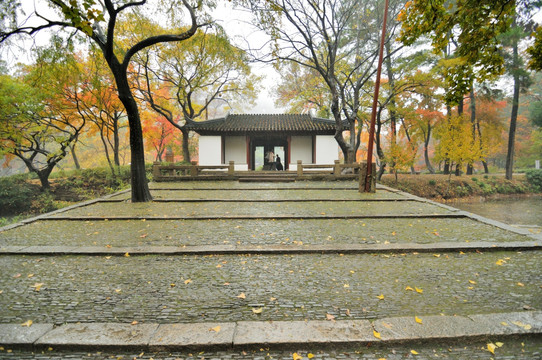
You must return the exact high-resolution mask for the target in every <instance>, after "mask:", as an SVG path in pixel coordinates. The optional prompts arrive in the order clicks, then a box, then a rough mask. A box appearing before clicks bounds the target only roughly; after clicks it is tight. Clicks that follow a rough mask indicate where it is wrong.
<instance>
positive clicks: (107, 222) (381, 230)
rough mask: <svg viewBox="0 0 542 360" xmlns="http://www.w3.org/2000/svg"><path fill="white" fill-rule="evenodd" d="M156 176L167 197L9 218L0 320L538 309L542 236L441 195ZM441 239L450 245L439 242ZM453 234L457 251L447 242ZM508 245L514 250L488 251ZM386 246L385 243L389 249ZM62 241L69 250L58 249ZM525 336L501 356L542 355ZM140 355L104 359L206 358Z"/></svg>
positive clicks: (353, 353)
mask: <svg viewBox="0 0 542 360" xmlns="http://www.w3.org/2000/svg"><path fill="white" fill-rule="evenodd" d="M152 189H153V190H152V193H153V195H154V196H155V199H156V200H157V201H155V202H153V203H149V204H131V203H129V202H126V201H125V199H126V194H125V193H124V194H119V195H117V196H112V197H109V198H108V199H103V200H101V201H97V202H90V203H88V204H87V205H86V206H80V207H74V208H72V209H68V210H64V211H59V212H56V213H55V214H50V215H48V216H44V217H40V218H39V219H34V220H29V221H27V222H25V223H24V224H18V225H16V226H10V227H7V228H5V229H3V230H2V231H0V273H1V274H2V276H1V277H0V323H2V324H22V323H24V322H26V321H27V320H32V322H33V323H35V324H41V323H43V324H52V325H54V326H60V325H62V324H67V323H79V322H80V323H127V324H130V323H133V322H134V321H135V322H137V323H140V324H145V323H157V324H190V323H206V322H210V323H211V322H225V323H236V322H240V321H249V322H250V321H309V322H311V321H333V322H335V321H336V322H337V324H340V323H341V322H343V321H349V320H369V321H371V322H372V321H376V320H378V319H382V318H388V317H401V316H408V317H414V316H416V317H419V318H421V319H423V317H424V316H426V317H427V316H432V315H437V316H438V315H446V316H454V315H458V316H471V315H480V314H482V315H483V314H499V313H512V312H530V311H537V310H538V311H539V310H542V272H541V271H540V270H541V269H542V252H541V251H540V244H541V243H542V240H541V239H539V238H538V237H536V236H534V235H529V234H528V233H527V232H525V231H523V232H522V231H521V230H517V231H516V230H513V229H510V227H507V226H505V225H503V224H499V223H496V222H492V221H486V220H485V219H480V218H479V217H474V216H470V215H469V214H467V213H464V212H461V211H458V210H455V209H453V208H450V207H447V206H443V205H440V204H437V203H433V202H428V201H425V200H423V199H419V198H416V197H413V196H409V195H408V194H404V193H401V192H397V191H393V190H392V189H388V188H383V187H380V188H379V189H378V190H377V193H376V194H359V193H358V192H357V183H356V182H351V181H349V182H296V183H285V184H271V183H262V184H254V183H251V184H243V183H238V182H233V181H232V182H230V181H224V182H184V183H160V184H152ZM194 189H196V190H194ZM202 189H204V190H202ZM89 217H90V218H91V219H89ZM206 217H208V218H206ZM221 217H224V219H221ZM172 218H173V219H172ZM443 243H446V244H448V245H449V246H450V248H451V249H452V250H448V251H439V250H438V245H439V244H443ZM469 243H475V244H485V245H484V247H483V248H482V247H481V248H480V249H482V250H480V249H476V248H473V249H470V250H465V249H464V248H462V246H464V245H465V244H469ZM412 244H421V245H423V246H425V249H424V252H423V253H418V252H416V251H412V250H409V248H408V246H410V245H412ZM455 244H457V250H453V249H454V246H456V245H455ZM499 244H507V246H508V248H507V249H506V250H492V247H497V246H498V245H499ZM516 244H517V248H515V246H516ZM520 244H521V246H520ZM230 245H235V246H255V247H256V248H254V249H256V250H255V251H254V252H252V253H250V254H248V253H246V252H243V251H241V250H239V251H237V250H235V249H236V248H235V247H234V248H232V249H233V250H230V253H227V254H222V255H213V254H211V253H209V252H208V251H202V252H201V253H200V254H198V253H197V252H196V254H194V255H164V254H160V251H157V253H156V254H154V253H153V251H154V250H156V249H160V248H165V247H171V246H176V247H185V246H186V247H191V246H195V247H197V246H209V247H213V246H214V247H217V246H222V247H224V246H230ZM322 245H325V246H327V247H328V248H329V249H333V248H334V247H336V248H337V251H336V253H318V252H315V251H311V252H308V251H307V252H303V251H300V252H299V253H296V254H292V253H288V252H284V253H281V250H280V248H278V249H279V250H277V251H276V252H274V253H272V254H269V253H266V251H267V250H268V249H270V248H272V247H277V246H290V247H293V248H299V249H301V250H310V249H311V247H314V246H322ZM345 245H349V246H357V245H378V246H379V247H380V248H379V249H380V250H381V251H378V252H375V253H370V252H369V253H341V251H340V249H342V248H343V246H345ZM386 246H390V251H385V250H386ZM392 246H393V247H392ZM402 246H404V249H402ZM7 247H12V248H13V247H20V248H21V249H24V248H25V247H33V248H37V249H40V248H42V249H43V251H42V252H41V253H40V254H39V255H29V254H26V255H23V254H17V253H7V252H4V253H2V249H5V248H7ZM68 247H69V248H70V249H72V250H71V255H66V254H65V253H64V252H63V249H66V248H68ZM85 247H94V248H101V249H103V252H104V253H103V254H100V255H90V254H88V253H84V252H82V253H81V254H77V248H81V249H83V248H85ZM123 247H138V248H140V249H151V250H153V251H149V254H146V255H137V254H135V253H132V254H130V253H129V252H127V253H126V254H121V255H119V254H115V253H114V252H113V250H114V249H115V248H123ZM432 247H434V251H432ZM258 249H261V251H258ZM490 250H491V251H490ZM108 251H111V253H108ZM530 325H533V326H534V325H540V324H530ZM537 329H538V327H537ZM537 331H538V330H537ZM487 336H490V334H487ZM530 336H531V335H528V334H527V335H525V334H523V335H521V336H520V335H518V337H517V338H513V339H511V338H509V337H507V338H506V340H503V341H502V342H506V343H507V344H509V345H511V346H509V347H507V348H505V347H502V349H501V348H499V349H498V350H495V351H496V352H497V351H501V350H502V351H501V352H500V354H501V357H499V358H507V359H508V358H510V359H516V358H518V359H519V358H536V356H540V352H541V351H542V350H541V346H542V343H541V342H540V340H539V339H538V338H536V337H530ZM488 339H489V338H488ZM422 340H423V339H422ZM474 340H476V339H474ZM478 340H479V339H478ZM484 341H485V340H484ZM494 341H501V340H494ZM2 344H3V343H2V337H1V334H0V346H2V347H1V348H0V358H22V359H25V358H28V359H39V358H55V356H58V358H62V359H65V358H66V359H67V358H88V359H94V358H96V359H97V358H100V357H99V356H102V358H104V357H103V356H105V355H104V354H102V353H101V354H100V355H96V352H94V353H93V352H89V353H86V352H85V353H82V352H77V351H76V350H74V352H72V353H70V352H69V351H64V352H60V353H55V351H54V350H53V351H52V352H46V353H45V354H41V352H39V351H37V352H35V353H32V352H31V351H28V350H17V351H19V352H18V353H17V352H16V351H15V352H13V351H12V352H10V353H8V352H7V351H6V349H8V347H9V344H6V345H2ZM480 344H481V345H480ZM480 344H476V343H475V342H474V343H473V342H472V341H470V340H469V341H467V342H466V343H465V346H458V345H457V344H451V343H449V344H448V343H446V342H443V341H436V342H430V343H423V344H419V343H417V342H414V343H413V344H412V346H416V348H417V349H418V355H416V357H417V358H424V356H425V358H433V357H435V356H436V355H439V356H440V357H443V358H446V357H448V358H464V357H463V356H464V355H465V354H467V353H468V354H469V356H468V357H467V358H472V359H485V358H490V357H491V356H492V354H491V353H490V352H489V351H487V350H480V349H479V348H480V346H482V347H483V346H484V344H482V343H480ZM522 344H523V345H522ZM526 344H527V345H526ZM271 345H272V344H271ZM262 346H263V345H262ZM451 348H453V350H451V351H450V350H449V349H451ZM200 350H202V351H204V353H202V354H199V352H198V355H197V358H202V357H203V358H224V359H230V358H231V359H237V358H239V359H245V358H261V359H266V358H278V359H281V358H288V359H291V358H292V357H293V355H292V351H289V349H288V351H286V350H280V349H277V348H276V347H273V346H271V350H269V355H267V352H266V351H264V352H265V354H262V353H261V352H253V351H249V352H246V351H237V350H236V351H225V352H208V350H209V349H206V348H202V349H200ZM311 350H312V351H314V353H312V354H313V355H314V358H322V359H342V358H356V359H378V358H382V357H384V358H387V359H398V358H403V357H401V356H403V355H404V354H405V353H406V354H407V355H409V356H414V354H413V353H409V352H410V344H408V346H405V345H401V346H396V349H392V348H389V347H387V348H378V347H377V348H367V346H365V347H359V345H357V347H356V346H354V345H346V347H345V348H344V349H340V350H338V351H335V350H334V351H331V352H330V351H329V350H328V349H324V348H316V349H304V352H303V353H302V356H304V357H305V358H306V357H307V356H308V355H307V354H308V353H309V352H310V351H311ZM392 350H393V351H395V352H393V351H392ZM205 351H207V353H205ZM390 351H392V352H390ZM17 354H18V357H13V356H16V355H17ZM81 354H83V355H81ZM139 354H140V353H137V354H135V355H131V352H129V351H124V352H118V353H115V352H110V353H108V355H107V356H113V357H118V356H121V357H126V358H130V359H131V358H134V357H136V358H144V359H148V358H151V357H154V358H155V359H157V358H164V359H166V358H176V357H179V358H192V357H194V358H195V357H196V355H194V354H192V355H190V353H177V354H172V355H169V354H168V353H159V352H155V353H154V355H151V353H148V352H147V353H145V352H144V354H142V355H141V356H139ZM529 356H530V357H529Z"/></svg>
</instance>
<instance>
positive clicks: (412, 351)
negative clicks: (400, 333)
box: [410, 350, 418, 355]
mask: <svg viewBox="0 0 542 360" xmlns="http://www.w3.org/2000/svg"><path fill="white" fill-rule="evenodd" d="M410 353H411V354H412V355H418V352H417V351H416V350H410Z"/></svg>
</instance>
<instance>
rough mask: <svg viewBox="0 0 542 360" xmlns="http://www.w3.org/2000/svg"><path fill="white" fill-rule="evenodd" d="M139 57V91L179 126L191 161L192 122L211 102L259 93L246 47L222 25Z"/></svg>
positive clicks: (136, 72)
mask: <svg viewBox="0 0 542 360" xmlns="http://www.w3.org/2000/svg"><path fill="white" fill-rule="evenodd" d="M146 22H147V24H152V21H150V20H146ZM155 26H157V25H155ZM134 31H137V30H135V29H134ZM135 63H136V64H137V66H136V67H135V68H134V75H133V76H134V78H136V83H137V90H138V96H139V97H140V98H141V99H142V100H143V101H144V102H145V103H146V104H147V106H148V107H149V108H150V109H152V110H154V111H155V112H156V113H157V114H158V115H160V116H161V117H163V118H165V119H166V120H167V121H169V123H170V124H171V125H172V126H174V127H175V128H177V129H178V130H180V132H181V133H182V139H183V140H182V153H183V158H184V161H187V162H190V150H189V129H188V125H189V124H190V123H192V122H193V121H195V120H196V119H201V118H202V117H204V115H205V114H207V112H208V109H209V107H210V106H211V103H213V102H218V101H223V102H225V104H226V105H228V107H230V108H231V106H233V105H232V104H234V103H235V102H236V101H237V100H241V101H245V102H247V103H249V102H251V101H253V100H254V99H255V97H256V85H257V82H258V81H259V78H258V77H256V76H254V75H252V73H251V69H250V67H249V64H248V58H247V55H246V53H245V52H244V51H242V50H241V49H239V48H237V47H235V46H233V45H232V44H231V42H230V40H229V38H228V36H227V35H226V33H224V32H223V31H221V29H220V28H216V29H215V32H213V33H211V32H207V31H203V30H199V31H197V32H196V33H195V34H194V35H193V36H192V37H191V38H190V39H188V40H186V41H183V42H182V43H166V44H161V45H160V46H157V47H155V48H153V49H148V50H146V51H144V52H141V53H140V54H139V55H138V56H137V57H136V59H135Z"/></svg>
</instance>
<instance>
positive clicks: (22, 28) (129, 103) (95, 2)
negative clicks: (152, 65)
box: [0, 0, 204, 202]
mask: <svg viewBox="0 0 542 360" xmlns="http://www.w3.org/2000/svg"><path fill="white" fill-rule="evenodd" d="M11 3H13V4H14V6H10V9H11V8H16V5H18V4H20V0H19V1H10V4H11ZM41 4H45V6H46V7H49V8H52V9H53V10H54V11H52V12H47V13H40V12H33V13H32V14H30V16H29V17H25V21H24V22H20V23H13V24H8V25H9V26H7V27H3V28H2V29H0V43H4V42H6V41H8V40H9V39H10V38H13V37H14V36H17V35H29V36H32V35H35V34H37V33H38V32H41V31H43V30H45V29H54V28H57V29H61V30H67V31H73V30H75V31H77V32H79V33H81V34H83V35H85V36H87V37H88V38H89V39H91V40H92V41H93V42H95V43H96V45H97V46H98V47H99V48H100V50H101V52H102V54H103V56H104V59H105V61H106V63H107V65H108V67H109V69H110V71H111V73H112V75H113V77H114V78H115V82H116V89H117V92H118V97H119V99H120V101H121V102H122V104H123V106H124V107H125V109H126V114H127V117H128V124H129V128H130V149H131V185H132V190H131V191H132V201H134V202H142V201H150V200H152V196H151V194H150V191H149V187H148V184H147V178H146V173H145V158H144V148H143V136H142V129H141V121H140V118H139V108H138V104H137V102H136V100H135V98H134V96H133V94H132V88H131V86H130V81H129V79H128V67H129V66H130V62H131V60H132V58H133V56H134V55H135V54H137V53H138V52H139V51H141V50H144V49H146V48H148V47H151V46H153V45H156V44H159V43H163V42H176V41H183V40H186V39H188V38H190V37H191V36H192V35H194V34H195V33H196V30H197V29H198V28H199V27H201V26H203V25H204V24H201V23H198V21H197V18H196V6H198V5H202V3H201V2H198V3H197V4H196V5H192V4H191V3H190V1H189V0H180V1H179V0H175V1H171V2H170V3H169V6H168V7H167V11H168V12H169V15H170V16H169V17H164V19H165V20H166V21H167V19H171V18H176V19H178V18H179V16H176V15H178V13H179V12H180V10H181V8H182V9H185V11H186V12H187V13H188V16H189V20H188V24H189V25H188V27H186V26H185V27H177V28H175V29H173V30H171V31H170V32H167V33H164V32H162V33H153V34H148V36H146V37H145V38H142V39H138V40H137V41H135V42H133V43H130V44H120V43H119V42H118V41H117V34H116V30H117V25H118V23H119V20H120V18H121V17H122V15H124V14H126V13H130V12H132V11H135V10H136V9H141V10H143V9H144V10H147V11H154V12H155V14H158V13H160V11H161V10H162V9H161V8H160V7H157V8H154V9H151V6H150V4H149V3H148V2H147V1H146V0H138V1H136V0H133V1H129V0H119V1H114V0H83V1H71V0H70V1H68V0H44V1H43V2H42V3H41ZM42 6H43V5H42ZM35 8H36V9H39V8H40V6H35Z"/></svg>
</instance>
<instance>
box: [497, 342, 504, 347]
mask: <svg viewBox="0 0 542 360" xmlns="http://www.w3.org/2000/svg"><path fill="white" fill-rule="evenodd" d="M495 345H497V347H502V346H503V345H504V343H502V342H496V343H495Z"/></svg>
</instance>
